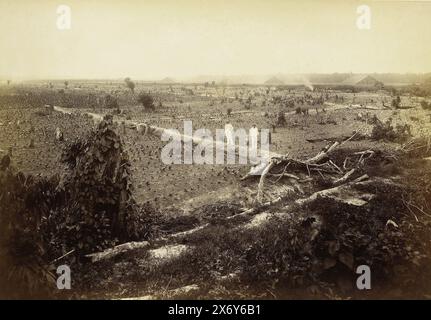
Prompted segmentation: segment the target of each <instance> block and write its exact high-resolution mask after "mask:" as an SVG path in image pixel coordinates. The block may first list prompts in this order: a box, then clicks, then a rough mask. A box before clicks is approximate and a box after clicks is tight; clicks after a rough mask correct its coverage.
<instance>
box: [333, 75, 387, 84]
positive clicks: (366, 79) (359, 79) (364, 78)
mask: <svg viewBox="0 0 431 320" xmlns="http://www.w3.org/2000/svg"><path fill="white" fill-rule="evenodd" d="M341 83H342V84H345V85H351V86H376V85H383V83H382V82H380V81H378V80H377V79H375V78H373V77H371V76H368V75H360V74H357V75H354V76H351V77H349V78H347V79H345V80H344V81H343V82H341Z"/></svg>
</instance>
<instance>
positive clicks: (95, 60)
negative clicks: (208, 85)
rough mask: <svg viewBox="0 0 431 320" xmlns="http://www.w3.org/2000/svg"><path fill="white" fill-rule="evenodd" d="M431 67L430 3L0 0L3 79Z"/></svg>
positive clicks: (427, 69)
mask: <svg viewBox="0 0 431 320" xmlns="http://www.w3.org/2000/svg"><path fill="white" fill-rule="evenodd" d="M61 4H64V5H68V6H70V8H71V18H72V19H71V22H72V25H71V29H70V30H58V29H57V25H56V23H57V17H58V14H57V13H56V10H57V7H58V6H59V5H61ZM361 4H367V5H369V6H370V9H371V29H370V30H359V29H358V28H357V26H356V19H357V17H358V14H357V12H356V8H357V7H358V6H359V5H361ZM430 71H431V2H429V1H416V2H414V1H369V2H363V1H349V0H345V1H325V0H323V1H322V0H319V1H311V0H310V1H303V0H301V1H299V0H292V1H289V0H261V1H257V0H244V1H243V0H212V1H207V0H140V1H138V0H122V1H121V0H117V1H113V0H104V1H102V0H99V1H97V0H59V1H54V0H38V1H34V0H0V78H11V79H31V78H45V79H48V78H99V79H100V78H111V79H112V78H124V77H126V76H128V77H132V78H133V79H161V78H164V77H172V78H182V77H189V76H195V75H202V74H204V75H240V74H276V73H333V72H354V73H371V72H377V73H383V72H400V73H406V72H418V73H422V72H430Z"/></svg>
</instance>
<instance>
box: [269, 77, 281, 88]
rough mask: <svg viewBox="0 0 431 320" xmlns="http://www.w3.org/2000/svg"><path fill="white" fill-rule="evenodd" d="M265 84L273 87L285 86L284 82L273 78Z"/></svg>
mask: <svg viewBox="0 0 431 320" xmlns="http://www.w3.org/2000/svg"><path fill="white" fill-rule="evenodd" d="M265 84H267V85H271V86H281V85H284V82H283V81H281V80H280V79H278V78H277V77H272V78H269V79H268V80H266V81H265Z"/></svg>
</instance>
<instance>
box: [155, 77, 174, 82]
mask: <svg viewBox="0 0 431 320" xmlns="http://www.w3.org/2000/svg"><path fill="white" fill-rule="evenodd" d="M159 83H175V81H174V80H173V79H171V78H168V77H166V78H164V79H162V80H160V81H159Z"/></svg>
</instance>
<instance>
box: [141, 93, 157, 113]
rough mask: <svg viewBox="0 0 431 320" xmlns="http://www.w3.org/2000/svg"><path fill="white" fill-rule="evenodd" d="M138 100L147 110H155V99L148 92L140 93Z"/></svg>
mask: <svg viewBox="0 0 431 320" xmlns="http://www.w3.org/2000/svg"><path fill="white" fill-rule="evenodd" d="M138 102H139V103H141V104H142V106H143V107H144V109H145V110H152V111H153V110H154V109H155V106H154V99H153V97H152V96H151V95H149V94H147V93H140V94H139V96H138Z"/></svg>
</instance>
